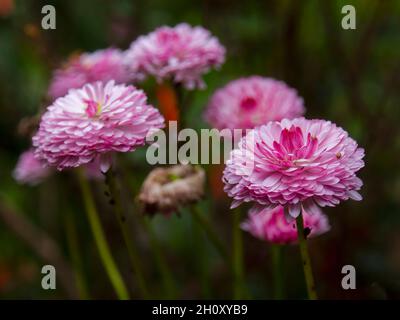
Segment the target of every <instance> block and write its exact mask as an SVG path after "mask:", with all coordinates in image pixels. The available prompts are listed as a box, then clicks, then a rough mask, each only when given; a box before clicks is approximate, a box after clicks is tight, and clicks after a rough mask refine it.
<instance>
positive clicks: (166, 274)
mask: <svg viewBox="0 0 400 320" xmlns="http://www.w3.org/2000/svg"><path fill="white" fill-rule="evenodd" d="M141 221H143V225H144V227H145V229H146V231H147V233H148V235H149V238H150V246H151V248H152V251H153V253H154V258H155V261H156V264H157V268H158V270H159V272H160V274H161V277H162V281H163V286H164V289H165V292H166V295H167V298H168V299H174V298H175V296H176V288H175V284H174V280H173V277H172V274H171V271H170V269H169V268H168V265H167V263H166V261H165V258H164V255H163V254H162V252H161V248H160V246H159V244H158V241H157V237H156V234H155V233H154V230H153V228H152V225H151V223H150V221H149V219H148V218H147V217H143V218H142V219H141Z"/></svg>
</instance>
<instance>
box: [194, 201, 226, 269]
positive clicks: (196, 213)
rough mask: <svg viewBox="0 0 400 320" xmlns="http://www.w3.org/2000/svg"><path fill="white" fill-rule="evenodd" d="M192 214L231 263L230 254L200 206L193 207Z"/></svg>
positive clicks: (221, 253) (223, 256)
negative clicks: (201, 211) (200, 209)
mask: <svg viewBox="0 0 400 320" xmlns="http://www.w3.org/2000/svg"><path fill="white" fill-rule="evenodd" d="M191 209H192V210H191V211H192V215H193V217H194V219H195V220H196V222H197V223H198V224H199V225H200V226H201V227H202V228H203V229H204V231H205V233H206V234H207V237H208V239H209V240H210V241H211V242H212V244H213V245H214V246H215V248H216V249H217V251H218V253H219V254H220V255H221V257H222V258H224V259H225V260H226V261H227V262H228V263H229V255H228V253H227V251H226V249H225V246H224V245H223V244H222V242H221V240H220V239H219V237H218V236H217V234H216V233H215V231H214V230H213V228H212V227H211V225H210V223H209V221H208V220H207V219H206V218H205V217H204V216H203V215H202V214H201V213H200V211H199V209H198V207H197V206H196V205H194V206H192V207H191Z"/></svg>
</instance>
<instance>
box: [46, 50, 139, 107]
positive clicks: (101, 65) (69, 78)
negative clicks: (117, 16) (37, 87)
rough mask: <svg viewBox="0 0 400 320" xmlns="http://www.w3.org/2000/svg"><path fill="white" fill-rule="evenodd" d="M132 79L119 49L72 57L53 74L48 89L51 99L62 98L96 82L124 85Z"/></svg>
mask: <svg viewBox="0 0 400 320" xmlns="http://www.w3.org/2000/svg"><path fill="white" fill-rule="evenodd" d="M133 78H134V74H132V73H131V72H130V71H128V69H127V68H126V66H125V65H124V63H123V52H122V51H121V50H119V49H113V48H109V49H105V50H98V51H95V52H93V53H83V54H81V55H79V56H77V57H72V58H71V59H70V61H68V62H67V63H66V66H65V67H64V68H61V69H58V70H56V71H55V72H54V76H53V79H52V81H51V84H50V88H49V92H48V94H49V96H50V97H51V98H53V99H56V98H58V97H63V96H64V95H66V94H67V93H68V90H70V89H77V88H81V87H82V86H83V85H85V84H86V83H92V82H96V81H103V82H107V81H109V80H114V81H115V82H116V83H125V82H127V81H129V80H131V79H133Z"/></svg>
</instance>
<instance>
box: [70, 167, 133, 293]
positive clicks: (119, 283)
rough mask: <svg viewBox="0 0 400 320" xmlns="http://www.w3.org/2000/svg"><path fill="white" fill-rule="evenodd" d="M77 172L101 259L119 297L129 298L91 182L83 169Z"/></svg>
mask: <svg viewBox="0 0 400 320" xmlns="http://www.w3.org/2000/svg"><path fill="white" fill-rule="evenodd" d="M77 174H78V179H79V183H80V187H81V191H82V196H83V201H84V203H85V207H86V213H87V216H88V220H89V223H90V227H91V229H92V233H93V237H94V240H95V243H96V246H97V249H98V251H99V254H100V259H101V261H102V263H103V265H104V268H105V269H106V272H107V274H108V277H109V278H110V281H111V284H112V285H113V287H114V290H115V292H116V294H117V296H118V298H119V299H121V300H127V299H129V294H128V290H127V289H126V286H125V284H124V281H123V280H122V276H121V274H120V272H119V270H118V268H117V265H116V264H115V262H114V259H113V257H112V255H111V251H110V248H109V246H108V244H107V241H106V237H105V235H104V231H103V228H102V226H101V223H100V218H99V215H98V213H97V209H96V205H95V202H94V200H93V196H92V192H91V190H90V186H89V183H88V181H87V180H86V176H85V173H84V172H83V171H82V169H78V170H77Z"/></svg>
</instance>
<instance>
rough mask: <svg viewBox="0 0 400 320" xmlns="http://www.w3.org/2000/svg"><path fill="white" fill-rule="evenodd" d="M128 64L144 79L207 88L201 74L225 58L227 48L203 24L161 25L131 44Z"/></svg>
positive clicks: (217, 65)
mask: <svg viewBox="0 0 400 320" xmlns="http://www.w3.org/2000/svg"><path fill="white" fill-rule="evenodd" d="M125 60H126V63H127V64H128V65H129V66H130V67H131V68H132V69H133V70H134V72H135V73H137V75H138V76H140V77H141V78H145V77H146V76H147V75H151V76H154V77H155V78H156V79H157V80H158V81H164V80H168V79H171V80H172V81H174V82H176V83H182V84H183V85H184V86H185V87H186V88H187V89H193V88H196V87H204V82H203V80H202V78H201V76H202V75H203V74H204V73H206V72H208V71H209V70H210V69H211V68H213V67H219V66H220V65H221V64H222V63H223V62H224V60H225V48H224V47H223V46H222V45H221V44H220V43H219V41H218V39H217V38H216V37H214V36H212V35H211V34H210V32H209V31H208V30H206V29H204V28H202V27H191V26H190V25H188V24H186V23H181V24H179V25H177V26H175V27H173V28H172V27H166V26H164V27H161V28H158V29H156V30H155V31H153V32H151V33H150V34H148V35H145V36H141V37H139V38H138V39H137V40H136V41H134V42H133V43H132V44H131V47H130V49H129V50H128V52H127V54H126V57H125Z"/></svg>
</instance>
